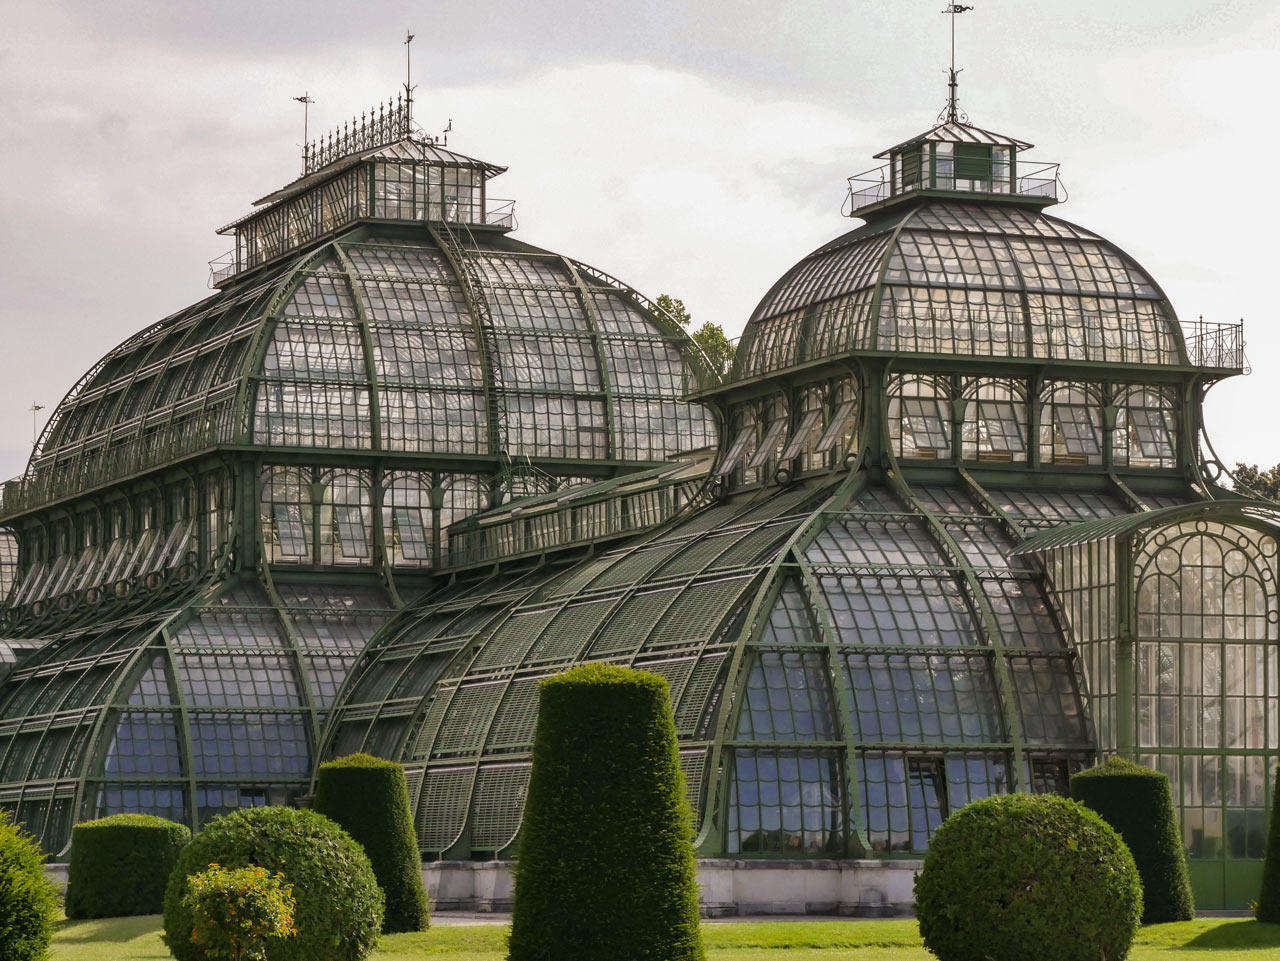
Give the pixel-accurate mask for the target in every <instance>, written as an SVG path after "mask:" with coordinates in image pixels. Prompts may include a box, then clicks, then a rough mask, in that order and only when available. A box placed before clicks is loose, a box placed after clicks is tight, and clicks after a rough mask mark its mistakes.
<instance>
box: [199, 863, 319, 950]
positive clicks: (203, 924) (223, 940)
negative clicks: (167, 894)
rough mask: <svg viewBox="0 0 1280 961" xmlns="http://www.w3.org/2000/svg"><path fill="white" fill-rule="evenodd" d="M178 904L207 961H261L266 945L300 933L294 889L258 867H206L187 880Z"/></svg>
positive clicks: (281, 879) (280, 875)
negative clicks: (187, 913)
mask: <svg viewBox="0 0 1280 961" xmlns="http://www.w3.org/2000/svg"><path fill="white" fill-rule="evenodd" d="M182 903H183V906H184V907H185V908H186V909H187V910H188V911H190V912H191V918H192V921H193V923H194V927H193V928H192V930H191V942H192V943H193V944H195V945H197V946H199V947H200V948H203V949H204V953H205V957H207V958H208V959H209V961H265V959H266V956H267V943H268V942H269V941H272V940H275V939H278V938H291V937H293V936H294V935H296V934H297V933H298V929H297V928H295V927H294V924H293V914H294V908H295V906H296V902H295V901H294V899H293V885H292V884H287V883H286V882H285V879H284V875H283V874H281V873H279V872H277V873H275V874H272V873H271V872H270V871H268V870H267V869H266V868H260V867H257V866H256V865H250V866H249V867H245V868H236V869H235V870H230V869H228V868H224V867H222V866H221V865H219V864H210V865H209V868H208V870H205V871H202V872H201V873H199V874H194V875H192V876H191V877H190V878H188V879H187V893H186V896H185V897H184V898H183V899H182Z"/></svg>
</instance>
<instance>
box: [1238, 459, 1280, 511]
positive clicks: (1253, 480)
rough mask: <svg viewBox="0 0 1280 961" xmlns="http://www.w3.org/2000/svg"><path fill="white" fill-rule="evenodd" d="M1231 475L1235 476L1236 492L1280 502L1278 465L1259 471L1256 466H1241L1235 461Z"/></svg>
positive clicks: (1279, 466) (1279, 470) (1279, 471)
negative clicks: (1234, 467)
mask: <svg viewBox="0 0 1280 961" xmlns="http://www.w3.org/2000/svg"><path fill="white" fill-rule="evenodd" d="M1232 474H1234V475H1235V479H1236V490H1238V491H1240V493H1242V494H1255V495H1258V496H1260V497H1269V498H1270V499H1271V500H1273V501H1280V464H1277V465H1276V466H1275V467H1272V468H1271V469H1270V470H1261V469H1259V467H1258V465H1257V464H1241V463H1240V462H1239V461H1237V462H1236V469H1235V470H1234V471H1232Z"/></svg>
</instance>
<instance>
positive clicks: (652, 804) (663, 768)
mask: <svg viewBox="0 0 1280 961" xmlns="http://www.w3.org/2000/svg"><path fill="white" fill-rule="evenodd" d="M691 834H692V823H691V818H690V812H689V804H688V801H687V800H686V798H685V788H684V776H683V773H682V772H681V769H680V760H679V755H678V754H677V753H676V732H675V724H674V721H673V719H672V715H671V698H670V695H669V693H668V690H667V682H666V681H665V680H663V679H662V678H660V677H658V676H657V675H654V674H649V673H646V672H644V671H633V670H629V669H627V668H622V667H616V666H613V665H604V664H588V665H584V666H582V667H577V668H574V669H573V670H570V671H567V672H565V673H564V674H559V675H557V676H555V677H552V678H549V679H547V680H545V681H543V682H542V685H541V691H540V693H539V701H538V725H537V730H536V732H535V735H534V743H533V771H532V773H531V775H530V779H529V794H528V800H527V801H526V803H525V812H524V825H523V827H522V828H521V835H520V845H519V858H518V860H517V861H516V868H515V906H514V914H513V916H512V920H511V937H510V942H509V949H510V954H509V958H510V959H511V961H558V959H561V958H564V959H570V958H572V959H577V958H590V959H591V961H632V959H635V958H653V959H662V961H701V959H702V958H703V957H704V956H705V955H704V950H703V946H702V936H701V932H700V930H699V927H698V887H697V879H696V876H695V873H694V863H693V846H692V844H691V842H690V836H691Z"/></svg>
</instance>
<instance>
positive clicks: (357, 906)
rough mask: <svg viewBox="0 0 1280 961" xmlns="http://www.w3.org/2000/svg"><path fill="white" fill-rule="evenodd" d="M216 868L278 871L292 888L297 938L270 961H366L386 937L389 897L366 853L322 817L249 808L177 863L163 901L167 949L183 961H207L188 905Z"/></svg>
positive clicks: (271, 951)
mask: <svg viewBox="0 0 1280 961" xmlns="http://www.w3.org/2000/svg"><path fill="white" fill-rule="evenodd" d="M211 864H218V865H221V866H222V867H224V868H247V867H250V866H251V865H256V866H258V867H262V868H266V869H267V870H268V871H269V872H271V873H272V874H275V873H276V872H277V871H278V872H280V873H281V874H283V875H284V880H285V881H286V882H287V883H289V884H292V885H293V895H294V898H295V899H296V900H297V905H298V907H297V912H296V914H295V915H294V926H295V927H296V928H297V929H298V934H297V936H296V937H291V938H289V939H288V940H287V941H278V942H275V943H273V944H272V945H271V946H270V947H269V948H268V949H267V958H268V961H321V959H323V961H360V959H363V958H366V957H368V955H369V952H370V951H372V950H373V947H374V944H376V943H377V940H378V932H379V931H380V930H381V929H382V892H381V891H380V890H379V889H378V882H377V879H376V878H375V877H374V876H373V868H372V867H371V866H370V864H369V858H368V857H367V856H366V855H365V853H364V849H363V848H361V847H360V845H359V844H357V843H356V842H355V841H354V840H352V838H351V835H349V834H347V832H346V831H344V830H342V828H340V827H338V825H336V824H334V823H333V822H332V821H330V820H329V819H328V818H327V817H325V816H324V815H322V814H317V813H316V812H315V811H299V810H297V809H296V808H287V807H261V808H245V809H242V810H240V811H235V812H233V813H231V814H228V815H225V816H224V817H219V818H214V819H213V820H212V821H210V822H209V825H208V826H207V827H206V828H205V829H204V830H203V831H201V832H200V833H199V834H197V835H196V836H195V837H194V838H192V839H191V843H190V844H188V845H187V846H186V847H185V848H183V850H182V853H181V854H180V855H179V856H178V863H177V866H176V867H175V868H174V870H173V874H172V875H170V877H169V884H168V887H166V889H165V893H164V942H165V944H166V945H168V947H169V951H170V952H172V954H173V956H174V957H175V958H177V959H178V961H203V959H204V954H203V953H202V951H201V949H200V948H198V947H197V946H196V945H194V944H192V943H191V932H192V928H193V925H194V919H193V917H192V915H191V911H190V909H189V908H188V907H186V905H185V904H184V903H183V900H184V898H185V897H186V895H187V879H188V878H189V877H190V876H191V875H193V874H199V873H201V872H202V871H204V870H206V869H207V868H208V867H209V866H210V865H211Z"/></svg>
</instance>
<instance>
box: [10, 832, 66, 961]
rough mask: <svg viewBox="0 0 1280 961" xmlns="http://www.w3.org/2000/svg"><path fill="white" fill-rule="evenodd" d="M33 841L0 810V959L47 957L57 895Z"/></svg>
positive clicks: (40, 960) (32, 960) (26, 960)
mask: <svg viewBox="0 0 1280 961" xmlns="http://www.w3.org/2000/svg"><path fill="white" fill-rule="evenodd" d="M44 858H45V855H44V852H43V851H41V850H40V845H38V844H36V842H35V839H34V838H32V837H31V836H30V835H28V834H27V833H26V832H25V831H23V830H22V829H21V827H20V826H19V825H17V824H14V823H13V822H12V821H11V820H10V818H9V813H8V812H7V811H0V958H4V961H44V959H45V958H47V957H48V956H49V942H50V941H51V940H52V939H53V924H54V921H55V920H56V919H57V916H58V892H57V889H56V888H55V887H54V886H53V882H52V881H50V880H49V879H48V877H46V876H45V873H44Z"/></svg>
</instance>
